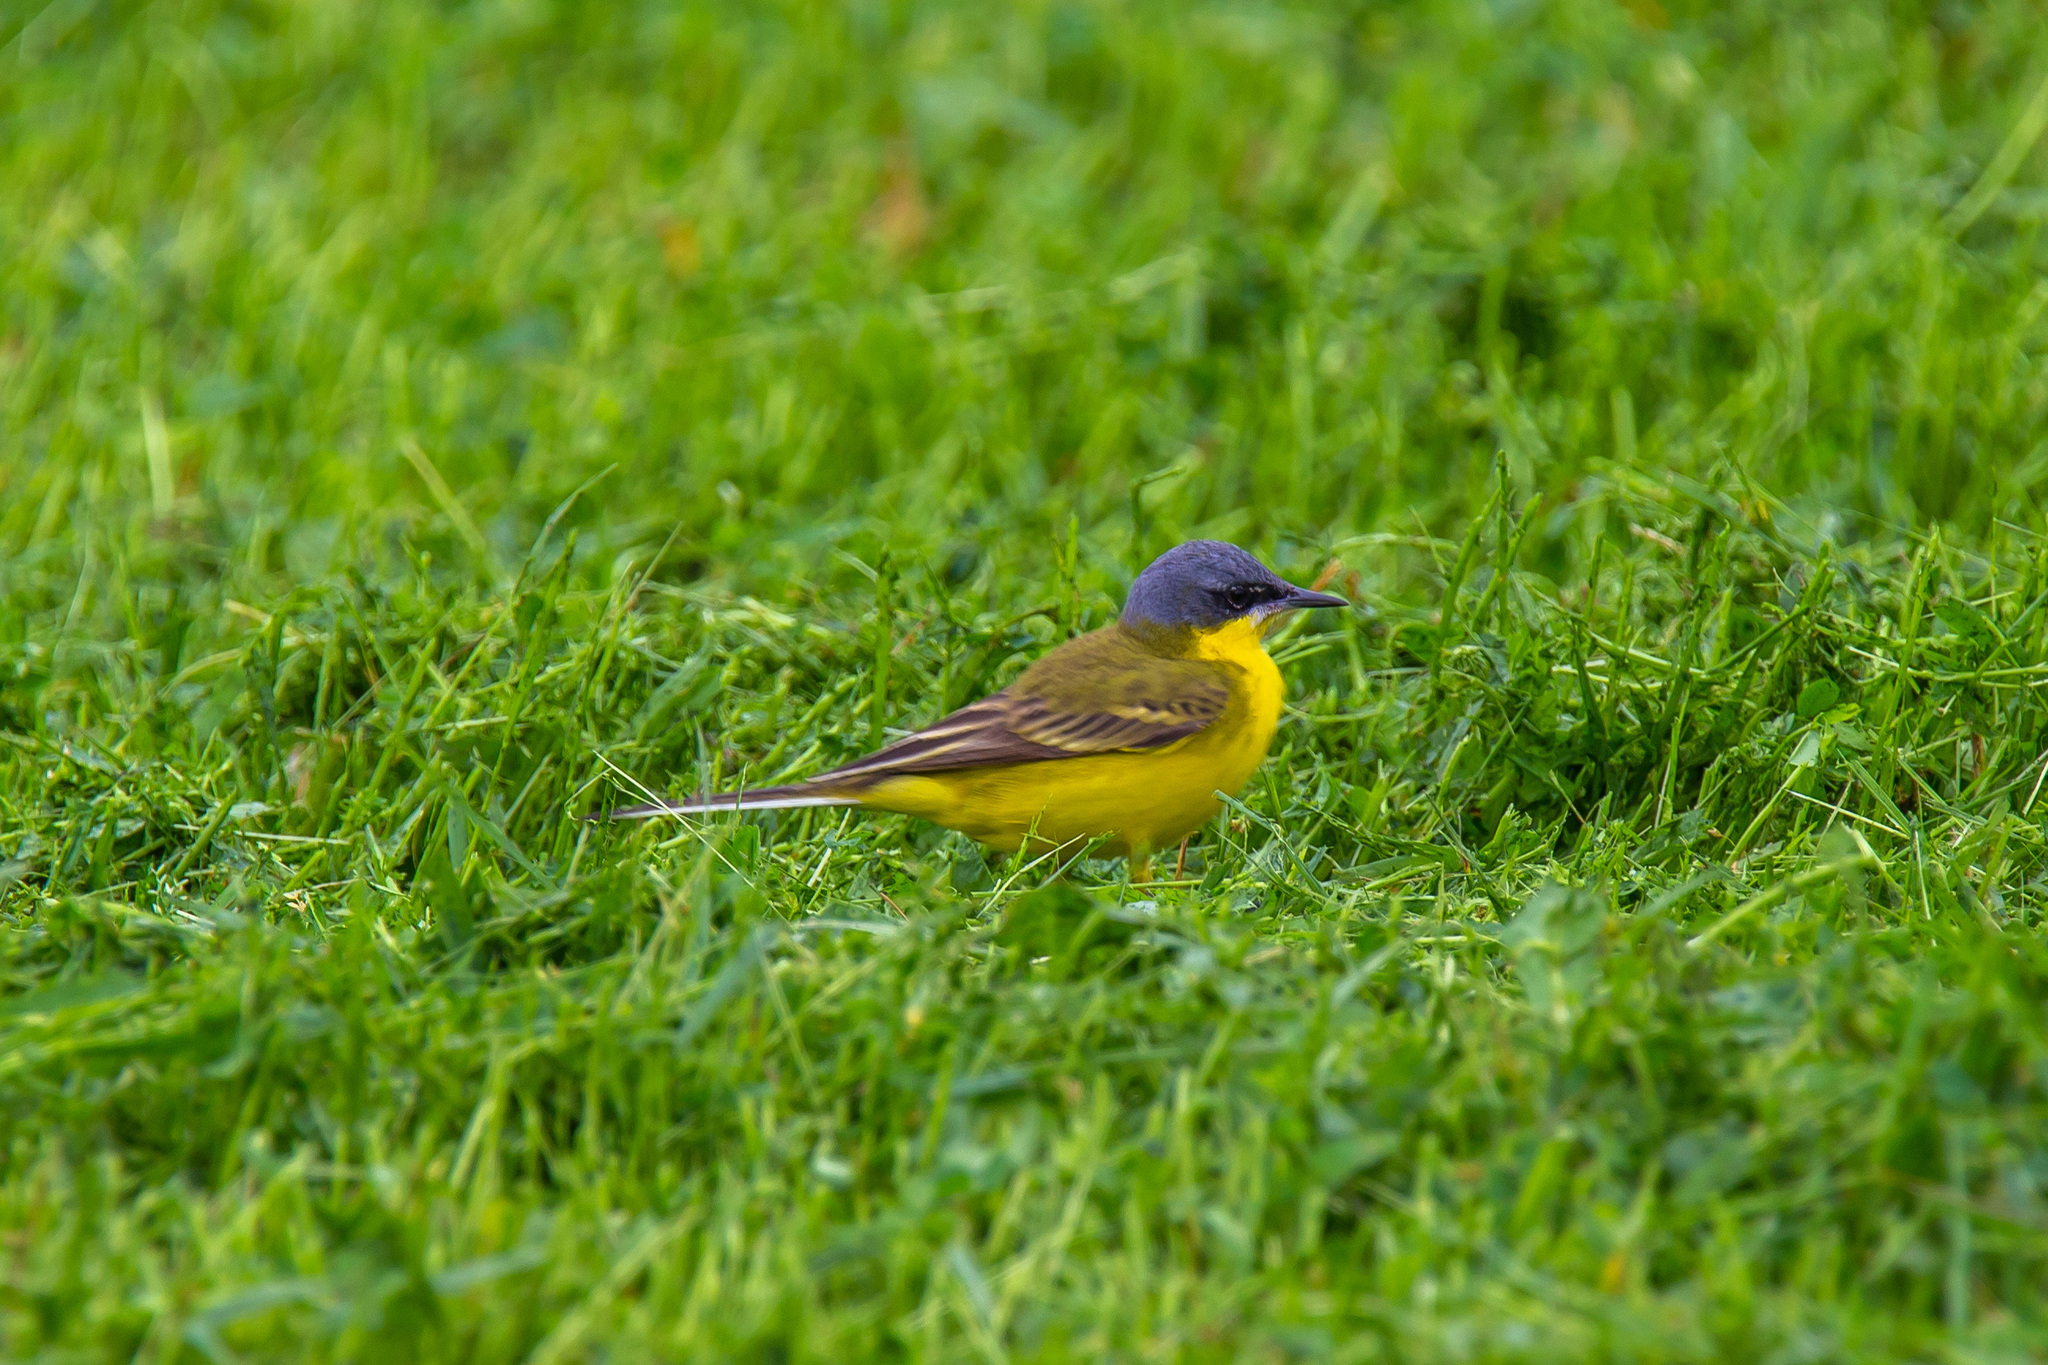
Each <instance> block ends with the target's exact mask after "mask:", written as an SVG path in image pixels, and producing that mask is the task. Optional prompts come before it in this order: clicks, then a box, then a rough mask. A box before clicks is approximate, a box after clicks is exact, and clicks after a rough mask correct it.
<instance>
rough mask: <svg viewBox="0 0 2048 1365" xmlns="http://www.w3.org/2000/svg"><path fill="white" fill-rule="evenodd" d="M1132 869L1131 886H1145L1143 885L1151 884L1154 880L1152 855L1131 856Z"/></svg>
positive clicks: (1137, 854)
mask: <svg viewBox="0 0 2048 1365" xmlns="http://www.w3.org/2000/svg"><path fill="white" fill-rule="evenodd" d="M1130 867H1131V884H1132V885H1133V886H1143V885H1144V884H1145V883H1146V882H1149V881H1151V880H1152V855H1151V854H1149V853H1133V854H1132V855H1131V861H1130Z"/></svg>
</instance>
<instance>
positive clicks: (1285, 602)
mask: <svg viewBox="0 0 2048 1365" xmlns="http://www.w3.org/2000/svg"><path fill="white" fill-rule="evenodd" d="M1287 586H1288V588H1289V589H1290V592H1289V594H1288V595H1287V596H1286V597H1283V598H1281V599H1280V610H1282V611H1306V610H1308V609H1310V608H1312V607H1348V606H1350V605H1351V603H1350V602H1349V601H1348V600H1347V599H1345V598H1342V597H1338V596H1336V595H1335V594H1333V593H1327V592H1311V591H1309V590H1308V589H1307V588H1297V587H1295V586H1294V585H1293V584H1291V583H1290V584H1288V585H1287Z"/></svg>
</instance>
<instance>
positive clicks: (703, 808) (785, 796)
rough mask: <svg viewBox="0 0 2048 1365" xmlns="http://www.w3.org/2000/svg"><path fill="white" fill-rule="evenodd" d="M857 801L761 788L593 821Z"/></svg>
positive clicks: (800, 786) (800, 789)
mask: <svg viewBox="0 0 2048 1365" xmlns="http://www.w3.org/2000/svg"><path fill="white" fill-rule="evenodd" d="M859 804H860V798H859V797H856V796H848V795H846V794H845V793H844V792H832V791H820V790H819V789H818V788H816V787H814V786H811V785H809V784H807V783H801V782H799V783H797V784H795V785H794V786H788V787H761V788H758V789H756V790H754V791H737V792H725V793H723V794H722V795H719V796H707V797H705V798H704V799H703V800H701V801H655V802H652V803H650V804H648V805H644V806H626V807H624V808H622V809H620V810H613V811H606V812H604V813H603V814H602V815H598V816H592V817H591V818H592V819H602V820H645V819H647V818H648V817H650V816H655V815H717V814H720V813H721V812H726V811H743V810H796V809H801V808H802V807H805V806H858V805H859Z"/></svg>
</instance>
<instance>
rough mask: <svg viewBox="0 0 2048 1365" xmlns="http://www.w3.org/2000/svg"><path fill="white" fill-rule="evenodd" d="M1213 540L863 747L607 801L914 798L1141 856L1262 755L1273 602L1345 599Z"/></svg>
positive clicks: (950, 811)
mask: <svg viewBox="0 0 2048 1365" xmlns="http://www.w3.org/2000/svg"><path fill="white" fill-rule="evenodd" d="M1348 605H1349V603H1347V602H1346V601H1345V600H1344V599H1343V598H1341V597H1333V596H1331V595H1330V594H1328V593H1321V592H1312V591H1310V590H1309V589H1307V588H1297V587H1295V586H1294V585H1293V584H1292V583H1289V582H1287V581H1286V580H1284V579H1282V578H1281V577H1279V576H1278V575H1277V574H1275V573H1274V572H1273V571H1272V570H1271V569H1268V568H1267V567H1266V566H1265V565H1263V564H1261V563H1259V561H1258V560H1256V559H1254V558H1252V556H1250V555H1249V554H1246V553H1245V552H1244V551H1243V550H1240V549H1238V548H1237V547H1236V546H1235V545H1226V544H1224V543H1223V542H1221V541H1215V540H1193V541H1189V542H1188V543H1187V544H1185V545H1179V546H1176V547H1175V548H1173V549H1171V550H1168V551H1167V552H1166V553H1165V554H1163V555H1161V556H1159V558H1158V559H1156V560H1154V561H1152V564H1151V566H1150V567H1149V568H1147V569H1146V570H1145V572H1143V573H1141V574H1139V575H1138V581H1137V582H1136V583H1133V584H1132V585H1131V595H1130V599H1129V600H1128V601H1127V602H1125V603H1124V610H1123V615H1122V616H1120V617H1119V618H1118V619H1117V621H1116V624H1114V625H1111V626H1105V627H1104V628H1103V629H1101V630H1097V631H1091V632H1089V633H1088V634H1086V635H1083V636H1080V637H1078V638H1076V639H1073V640H1069V641H1067V642H1066V643H1065V644H1063V645H1061V646H1059V647H1058V648H1057V649H1054V650H1053V651H1052V652H1051V653H1050V654H1047V655H1046V656H1045V657H1044V658H1042V659H1040V660H1039V661H1038V662H1036V663H1034V664H1032V665H1031V667H1029V668H1027V669H1025V670H1024V672H1023V674H1022V675H1021V676H1019V677H1018V679H1017V680H1016V681H1015V682H1013V683H1011V684H1010V685H1009V686H1008V687H1006V688H1004V689H1003V690H1002V691H1000V692H997V693H996V694H994V695H993V696H989V697H984V698H983V699H982V700H980V701H977V702H974V703H972V704H970V705H968V706H964V707H962V708H961V709H959V710H958V711H955V712H954V713H953V714H952V715H950V716H947V717H946V718H945V719H944V720H941V721H939V722H938V723H937V724H935V725H933V726H931V727H930V728H929V729H925V730H920V731H918V732H917V733H916V734H914V735H909V736H906V737H905V738H903V739H900V740H897V741H896V742H895V743H894V744H891V745H889V746H888V747H886V748H884V749H880V750H878V751H876V752H875V753H872V754H869V755H868V756H867V757H866V758H862V759H857V760H855V761H854V762H852V763H849V764H847V765H846V766H845V767H842V768H835V769H833V770H832V771H831V772H828V773H825V774H823V775H821V776H818V777H814V778H811V779H810V780H809V781H807V782H798V783H794V784H792V785H789V786H784V787H762V788H759V789H757V790H754V791H736V792H728V793H726V794H724V795H721V796H711V797H706V798H704V799H703V800H701V801H687V802H659V803H656V804H654V805H647V806H634V807H631V808H629V809H626V810H616V811H613V812H612V816H613V818H615V819H628V818H634V817H639V816H648V815H700V814H708V813H710V812H713V811H728V810H784V809H788V808H790V807H796V806H864V807H867V808H869V809H871V810H886V811H895V812H898V813H900V814H904V815H916V816H920V817H922V818H923V819H926V820H931V821H934V822H936V823H938V824H941V825H945V826H947V827H948V828H951V829H957V830H959V831H961V832H962V833H964V834H967V835H969V836H970V837H972V838H975V839H978V840H980V841H981V842H982V843H984V844H987V845H989V846H990V847H992V848H996V849H999V850H1002V851H1004V852H1012V851H1014V850H1016V849H1017V848H1018V847H1019V846H1021V845H1022V844H1023V843H1024V841H1025V840H1026V839H1029V840H1031V841H1032V844H1033V847H1034V848H1038V847H1044V848H1064V847H1067V846H1072V847H1073V848H1074V851H1077V852H1078V851H1079V849H1080V848H1081V847H1082V846H1084V845H1085V844H1087V843H1089V842H1092V841H1098V840H1099V841H1101V842H1099V843H1097V844H1096V847H1097V848H1098V849H1100V850H1101V851H1103V852H1106V853H1110V854H1117V853H1123V854H1128V855H1129V856H1130V858H1131V861H1132V871H1133V874H1134V876H1135V877H1136V878H1138V879H1142V878H1143V877H1144V876H1145V875H1146V874H1147V859H1148V858H1149V855H1151V854H1152V853H1153V852H1155V851H1157V850H1159V849H1163V848H1167V847H1170V846H1171V845H1173V844H1175V843H1177V842H1179V841H1180V840H1182V839H1184V838H1186V837H1187V836H1188V835H1189V834H1191V833H1193V832H1194V831H1195V830H1196V829H1197V828H1199V827H1200V826H1201V825H1202V824H1203V823H1204V822H1205V821H1207V820H1208V819H1209V817H1210V816H1212V815H1214V814H1215V813H1216V811H1217V809H1218V804H1219V803H1218V802H1217V800H1216V793H1217V792H1219V791H1222V792H1233V793H1234V792H1236V791H1237V790H1238V789H1239V788H1240V787H1242V786H1243V785H1244V783H1245V780H1246V779H1247V778H1249V777H1250V776H1251V775H1252V772H1253V770H1254V769H1256V768H1257V767H1258V766H1259V763H1260V761H1261V760H1263V759H1264V758H1265V756H1266V749H1267V747H1268V746H1269V745H1270V744H1271V743H1272V741H1273V729H1274V726H1275V725H1277V724H1278V723H1279V720H1280V697H1281V691H1282V686H1281V681H1280V670H1279V669H1278V668H1277V667H1275V666H1274V663H1273V660H1272V659H1271V657H1269V656H1268V655H1267V653H1266V648H1265V643H1264V637H1265V634H1266V632H1267V630H1268V629H1270V628H1271V627H1272V625H1273V623H1274V621H1275V620H1276V619H1277V618H1278V617H1279V616H1280V615H1281V614H1283V613H1285V612H1289V611H1293V610H1296V609H1299V608H1304V607H1342V606H1348Z"/></svg>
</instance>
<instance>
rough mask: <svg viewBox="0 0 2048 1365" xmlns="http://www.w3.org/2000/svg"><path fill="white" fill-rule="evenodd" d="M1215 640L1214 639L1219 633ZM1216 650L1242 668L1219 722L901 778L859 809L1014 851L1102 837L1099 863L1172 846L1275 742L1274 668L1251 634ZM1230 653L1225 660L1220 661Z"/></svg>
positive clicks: (867, 796)
mask: <svg viewBox="0 0 2048 1365" xmlns="http://www.w3.org/2000/svg"><path fill="white" fill-rule="evenodd" d="M1219 634H1221V632H1219ZM1246 634H1247V636H1248V644H1249V648H1248V649H1247V648H1245V647H1244V645H1245V643H1246V642H1240V641H1236V640H1232V639H1223V640H1217V641H1216V642H1215V643H1214V645H1213V646H1212V648H1214V649H1215V650H1216V653H1215V654H1214V655H1213V656H1212V657H1220V658H1222V659H1224V660H1225V661H1227V662H1229V663H1233V664H1236V665H1238V666H1239V667H1240V668H1241V669H1242V670H1243V679H1242V682H1241V685H1240V688H1235V689H1233V691H1237V692H1238V695H1237V696H1234V697H1233V698H1232V701H1231V705H1230V706H1229V707H1228V709H1226V711H1225V712H1224V714H1223V715H1222V716H1221V717H1219V718H1218V719H1217V720H1216V722H1215V723H1213V724H1211V725H1210V726H1208V727H1207V728H1205V729H1203V730H1202V731H1201V732H1200V733H1198V734H1194V735H1190V736H1188V737H1187V738H1186V739H1183V740H1180V741H1178V742H1177V743H1174V744H1171V745H1167V746H1165V747H1163V748H1159V749H1139V750H1120V751H1118V752H1116V753H1107V754H1090V755H1087V756H1084V757H1077V758H1060V759H1052V760H1048V761H1046V762H1043V763H1018V764H1008V765H1004V766H1001V767H988V768H963V769H960V770H958V771H955V772H936V773H917V774H904V775H901V776H897V777H891V778H888V779H885V780H884V781H882V782H880V783H877V784H876V785H875V786H873V787H871V788H869V789H868V790H866V791H864V792H862V793H861V804H863V805H866V806H872V807H875V808H877V809H881V810H891V811H897V812H900V813H902V814H905V815H915V816H919V817H921V818H923V819H926V820H930V821H933V822H934V823H936V824H941V825H946V826H948V827H950V828H952V829H957V830H959V831H961V832H962V833H964V834H966V835H968V836H969V837H971V838H974V839H977V840H979V841H980V842H982V843H984V844H987V845H989V846H990V847H992V848H997V849H1001V850H1003V851H1004V852H1009V851H1012V850H1014V849H1016V848H1018V847H1019V846H1021V845H1022V844H1023V843H1024V841H1025V840H1026V839H1027V838H1029V839H1031V840H1032V846H1033V847H1034V848H1039V847H1045V848H1051V847H1057V846H1059V845H1062V844H1067V843H1072V842H1074V841H1076V840H1086V839H1095V838H1103V837H1106V842H1105V843H1103V844H1102V845H1100V846H1099V851H1100V852H1101V853H1103V854H1105V855H1111V854H1120V853H1129V854H1137V855H1143V854H1146V853H1150V852H1152V851H1155V850H1158V849H1162V848H1168V847H1171V846H1172V845H1173V844H1176V843H1178V842H1179V841H1180V840H1181V839H1183V838H1185V837H1186V836H1187V835H1189V834H1192V833H1193V832H1194V831H1195V830H1196V829H1198V828H1200V827H1201V826H1202V824H1203V823H1204V822H1206V821H1207V820H1208V819H1209V818H1210V817H1211V816H1213V815H1215V814H1216V811H1217V809H1218V805H1219V803H1218V802H1217V800H1216V793H1217V792H1219V791H1222V792H1227V793H1230V794H1233V795H1234V794H1236V792H1237V791H1238V790H1239V789H1240V788H1241V787H1243V786H1244V784H1245V781H1246V780H1247V779H1248V778H1250V777H1251V775H1252V773H1253V772H1254V771H1255V770H1256V769H1257V768H1258V766H1259V764H1260V762H1261V761H1262V760H1263V759H1264V758H1265V757H1266V750H1267V749H1268V748H1269V747H1270V746H1271V744H1272V742H1273V730H1274V727H1275V726H1276V725H1277V724H1278V722H1279V719H1280V701H1281V681H1280V670H1279V669H1278V668H1276V667H1274V665H1273V661H1272V660H1271V659H1270V658H1268V657H1267V656H1266V652H1265V649H1264V648H1263V647H1262V646H1261V645H1260V643H1259V641H1258V637H1257V635H1256V634H1255V633H1252V632H1250V631H1249V630H1248V631H1247V632H1246ZM1225 651H1227V652H1225Z"/></svg>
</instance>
